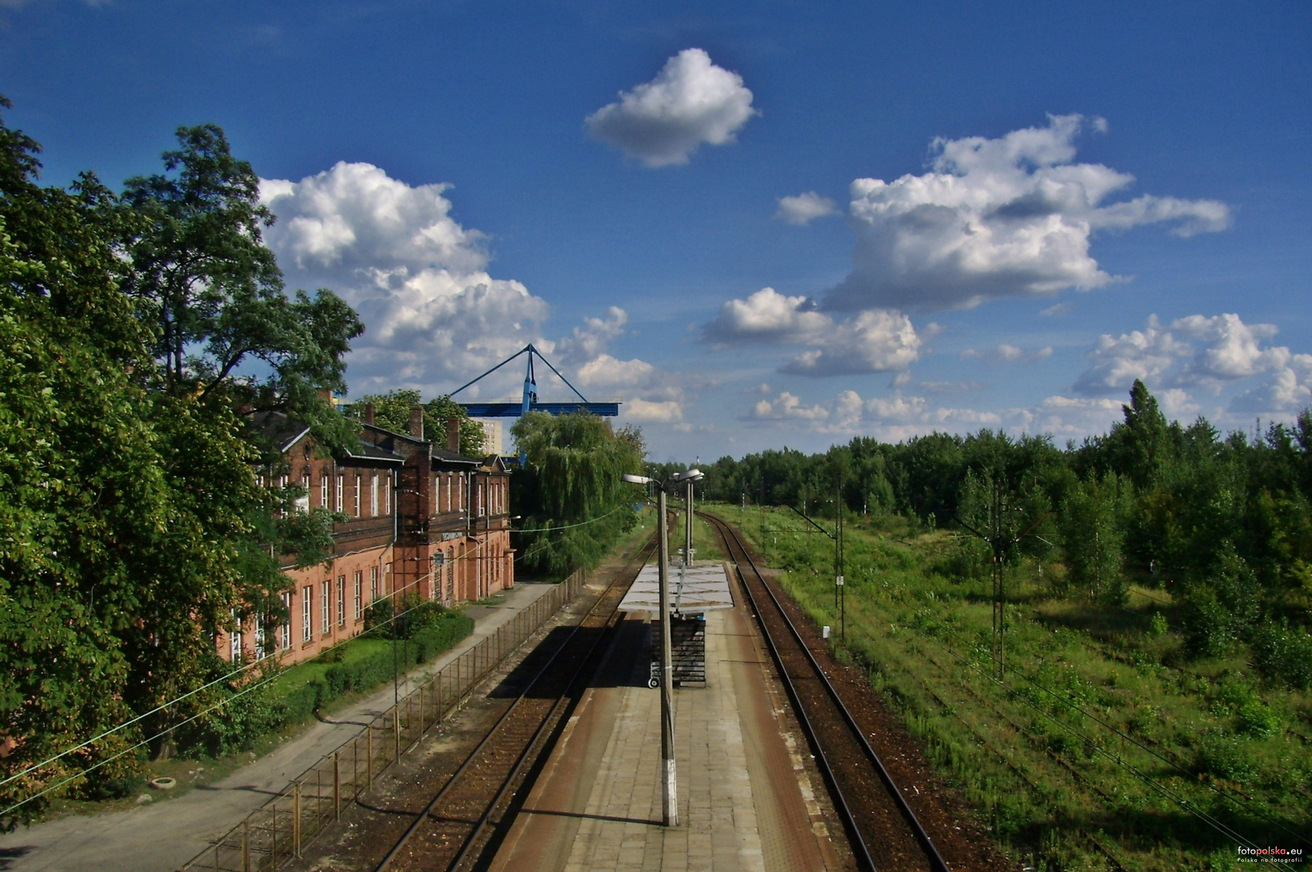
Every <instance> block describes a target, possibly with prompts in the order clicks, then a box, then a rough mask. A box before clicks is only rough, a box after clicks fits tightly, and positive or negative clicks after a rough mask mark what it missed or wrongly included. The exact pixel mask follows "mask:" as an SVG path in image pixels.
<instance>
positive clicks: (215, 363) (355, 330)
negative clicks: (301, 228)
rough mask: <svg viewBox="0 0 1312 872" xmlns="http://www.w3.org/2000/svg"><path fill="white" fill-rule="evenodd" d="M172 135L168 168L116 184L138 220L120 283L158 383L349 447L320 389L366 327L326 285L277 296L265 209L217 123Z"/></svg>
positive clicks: (337, 376) (339, 370) (339, 379)
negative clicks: (303, 426) (288, 417)
mask: <svg viewBox="0 0 1312 872" xmlns="http://www.w3.org/2000/svg"><path fill="white" fill-rule="evenodd" d="M177 138H178V145H179V147H178V148H177V149H175V150H172V151H167V152H165V153H164V167H165V172H163V173H158V174H155V175H151V176H144V177H137V178H132V179H129V180H128V181H127V183H126V186H125V188H124V191H123V203H124V205H125V207H127V208H128V209H130V210H131V211H132V212H133V213H134V215H135V216H136V218H137V222H136V224H135V225H134V226H135V227H136V228H137V230H136V232H134V233H131V234H130V235H129V236H128V237H127V238H126V240H125V249H126V252H127V255H128V257H127V259H126V261H125V267H126V268H125V270H124V274H123V287H124V290H126V291H127V293H128V294H129V295H130V296H131V297H132V299H133V300H134V301H135V302H136V305H137V307H138V311H139V315H140V317H141V318H142V319H143V321H144V322H145V323H146V324H148V325H149V326H150V328H151V330H152V334H153V337H152V339H153V341H152V343H151V350H152V352H153V355H154V357H155V359H156V361H158V364H159V366H158V367H157V368H156V369H155V370H154V372H155V373H156V374H157V376H158V378H159V380H160V382H161V385H162V389H163V390H164V392H165V393H168V394H170V395H173V396H180V395H194V396H196V397H197V398H198V399H199V400H201V401H202V402H204V401H208V400H210V399H215V400H217V404H218V405H231V404H232V403H233V402H234V401H235V400H240V401H241V402H242V403H244V404H245V405H248V406H250V407H252V408H255V409H269V408H278V409H281V410H284V411H287V412H290V413H292V414H294V415H296V416H297V417H298V418H300V419H302V420H305V421H306V422H307V423H309V424H311V425H312V426H314V427H315V428H316V435H317V436H319V437H320V439H321V440H322V441H324V442H326V443H328V444H329V445H330V446H334V447H335V446H338V445H342V444H346V443H349V441H350V439H351V431H350V428H346V427H343V426H342V423H341V419H340V416H336V415H334V414H333V413H332V409H331V407H330V406H329V405H328V404H327V402H326V401H325V400H324V399H323V398H322V396H321V392H322V391H323V390H324V389H331V390H338V391H340V390H344V389H345V387H346V385H345V380H344V375H345V363H344V362H343V356H344V355H345V353H346V351H347V350H348V349H349V348H350V341H351V340H352V339H354V338H355V337H357V336H359V335H360V334H361V333H362V332H364V325H363V324H362V323H361V322H360V319H359V317H358V316H357V315H356V313H355V312H354V310H352V309H351V307H350V306H348V305H347V304H346V303H345V302H344V301H343V300H342V299H341V298H340V297H338V296H337V295H336V294H334V293H333V292H331V291H328V290H323V289H321V290H319V291H317V292H316V293H315V294H314V295H313V296H311V295H309V294H307V293H305V292H304V291H297V292H296V294H295V295H294V296H291V297H289V296H288V295H287V294H286V293H284V288H283V278H282V272H281V270H279V268H278V265H277V263H276V262H275V260H274V256H273V252H271V251H270V250H269V249H268V248H267V247H266V246H265V245H264V243H263V238H262V230H263V228H265V227H267V226H269V225H270V224H272V223H273V214H272V213H271V212H270V211H269V209H268V208H267V207H266V206H264V205H263V204H262V203H261V202H260V197H259V185H260V180H259V176H257V175H256V173H255V171H254V170H253V169H252V168H251V165H250V164H249V163H247V162H246V161H243V160H238V159H237V158H235V157H234V156H233V155H232V152H231V150H230V148H229V145H228V140H227V137H226V136H225V135H224V133H223V131H222V130H221V129H220V128H218V127H216V126H214V125H211V124H206V125H200V126H197V127H181V128H179V129H178V131H177ZM238 374H241V375H242V378H241V379H239V380H238V379H235V378H234V376H236V375H238Z"/></svg>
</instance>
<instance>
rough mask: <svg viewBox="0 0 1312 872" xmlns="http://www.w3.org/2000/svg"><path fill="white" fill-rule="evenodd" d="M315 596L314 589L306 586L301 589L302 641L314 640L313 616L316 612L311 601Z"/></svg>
mask: <svg viewBox="0 0 1312 872" xmlns="http://www.w3.org/2000/svg"><path fill="white" fill-rule="evenodd" d="M313 596H314V588H313V587H311V586H310V585H308V584H307V585H306V586H305V587H304V588H302V589H301V641H302V642H308V641H310V640H311V639H313V638H314V621H313V619H312V616H313V615H314V610H313V609H312V608H311V607H310V600H311V598H312V597H313Z"/></svg>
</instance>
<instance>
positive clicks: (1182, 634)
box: [706, 382, 1312, 870]
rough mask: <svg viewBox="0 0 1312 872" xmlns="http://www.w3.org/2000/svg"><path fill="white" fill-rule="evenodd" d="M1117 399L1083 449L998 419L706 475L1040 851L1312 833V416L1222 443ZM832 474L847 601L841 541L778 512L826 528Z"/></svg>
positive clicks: (1087, 865)
mask: <svg viewBox="0 0 1312 872" xmlns="http://www.w3.org/2000/svg"><path fill="white" fill-rule="evenodd" d="M1123 410H1124V419H1123V421H1122V422H1119V423H1118V424H1117V425H1116V426H1114V427H1113V428H1112V430H1111V432H1109V433H1108V434H1107V435H1105V436H1101V437H1095V438H1091V439H1087V440H1086V441H1085V442H1083V443H1082V444H1079V445H1075V444H1071V445H1068V446H1067V447H1066V449H1065V450H1061V449H1058V448H1057V447H1056V446H1054V445H1053V444H1052V443H1051V441H1050V440H1049V439H1046V438H1039V437H1024V438H1021V439H1019V440H1016V439H1012V438H1011V437H1009V436H1007V435H1006V434H1003V433H996V432H990V431H987V430H985V431H981V432H979V433H977V434H974V435H971V436H965V437H962V436H955V435H949V434H942V433H934V434H930V435H928V436H921V437H916V438H913V439H910V440H908V441H906V442H903V443H900V444H898V445H885V444H881V443H878V442H876V441H874V440H872V439H866V438H858V439H854V440H853V441H852V442H851V443H850V444H848V445H844V446H836V447H834V448H832V449H830V451H829V452H827V453H826V454H824V455H816V456H812V457H807V456H804V455H802V454H801V453H799V452H796V451H789V450H784V451H767V452H763V453H761V454H756V455H749V456H747V457H744V458H743V459H741V460H732V459H730V458H723V459H721V460H720V461H717V462H716V463H715V464H714V466H713V467H712V468H711V469H709V470H707V478H706V492H707V496H708V497H709V498H711V499H716V500H722V501H724V502H725V503H727V504H729V505H728V506H727V507H725V508H724V509H723V511H724V512H725V513H727V514H729V515H731V516H733V517H735V518H737V519H738V520H739V522H740V524H741V526H742V528H743V529H744V531H745V532H746V533H747V534H748V535H750V536H752V537H753V538H755V539H757V541H758V543H759V544H760V547H761V548H762V550H763V551H764V552H765V553H766V554H767V555H768V559H769V561H770V563H771V565H772V566H774V567H776V568H779V569H782V570H784V579H785V584H786V585H787V587H788V588H789V589H790V590H791V591H792V593H793V594H794V595H795V596H796V597H797V598H798V600H799V601H800V602H801V603H802V604H803V607H804V608H805V609H806V610H807V612H808V613H809V614H810V615H811V617H812V618H813V619H814V620H815V621H816V622H817V623H821V624H829V625H831V626H833V627H834V628H835V630H836V633H835V640H834V644H835V646H836V649H837V654H838V656H840V657H842V658H845V659H849V660H850V661H851V662H855V663H858V664H860V665H862V666H863V667H864V668H865V669H866V670H867V671H868V673H869V675H870V680H871V682H872V683H873V684H874V686H875V687H876V688H877V689H879V690H881V691H882V692H883V693H884V695H885V696H886V697H887V698H888V699H889V701H890V703H891V704H892V705H893V706H894V707H895V709H897V710H898V711H899V712H900V713H901V715H902V718H903V720H904V721H905V722H906V724H907V726H908V727H909V728H910V729H911V731H912V732H913V733H915V734H916V735H918V736H919V737H920V738H921V739H922V740H923V741H924V743H925V746H926V748H927V749H928V753H929V755H930V757H931V759H932V760H933V762H934V763H935V764H936V765H937V766H938V767H939V768H940V769H941V770H942V771H943V772H944V774H945V775H946V776H947V777H948V778H949V779H951V780H952V781H954V782H955V783H956V784H958V785H959V786H960V787H961V789H962V791H963V792H964V794H965V795H966V797H967V798H968V799H969V800H970V801H971V802H972V803H973V804H974V806H975V807H976V808H977V809H978V811H979V814H980V815H981V818H982V819H983V821H984V823H985V824H986V825H988V826H989V827H990V828H991V829H992V831H993V832H994V834H995V835H996V836H997V837H998V838H999V839H1000V840H1001V841H1002V842H1003V843H1005V844H1008V845H1010V846H1012V847H1014V848H1015V849H1016V850H1017V851H1019V852H1021V853H1023V854H1024V855H1026V856H1027V857H1028V858H1030V860H1031V861H1032V863H1033V864H1034V865H1035V866H1037V867H1039V868H1045V869H1117V868H1126V869H1134V870H1158V869H1161V870H1167V869H1179V868H1190V869H1202V868H1206V869H1211V868H1225V869H1229V868H1233V866H1234V864H1235V860H1236V858H1237V848H1238V847H1239V846H1241V845H1249V846H1263V847H1265V846H1270V845H1276V846H1284V847H1300V846H1301V847H1304V849H1305V850H1307V849H1309V848H1312V846H1309V845H1308V838H1309V836H1308V834H1309V833H1312V789H1310V788H1309V779H1310V778H1312V754H1310V753H1309V745H1312V692H1310V691H1312V572H1310V571H1309V567H1312V512H1310V511H1309V508H1310V507H1312V412H1307V411H1305V412H1304V413H1303V414H1301V415H1300V416H1298V418H1297V419H1296V420H1295V422H1294V423H1293V425H1292V426H1291V425H1287V424H1278V423H1277V424H1272V425H1270V426H1269V427H1268V428H1267V429H1266V431H1265V433H1262V434H1260V435H1254V436H1252V437H1249V436H1246V435H1245V434H1232V435H1230V436H1228V437H1226V438H1224V439H1222V438H1221V437H1220V436H1219V434H1218V433H1217V432H1216V430H1215V429H1214V428H1212V427H1211V425H1210V424H1208V423H1207V421H1206V420H1204V419H1201V418H1200V419H1199V420H1197V421H1196V422H1194V423H1193V424H1192V425H1190V426H1187V427H1185V426H1181V425H1180V424H1178V423H1174V422H1168V421H1167V420H1166V419H1165V417H1164V416H1163V415H1162V414H1161V412H1160V410H1159V409H1158V405H1157V401H1156V399H1155V398H1154V397H1153V396H1152V394H1151V393H1149V391H1148V390H1147V388H1146V387H1145V386H1144V385H1143V384H1142V383H1141V382H1136V383H1135V385H1134V387H1133V389H1132V390H1131V392H1130V401H1129V403H1128V404H1126V405H1125V406H1124V407H1123ZM836 489H841V493H842V501H841V505H842V507H843V510H844V511H845V512H846V513H847V514H846V516H845V517H846V522H845V527H846V531H847V532H846V550H847V553H846V572H845V574H846V580H847V584H846V587H845V594H846V600H845V602H846V619H845V620H844V618H843V617H842V615H841V614H840V611H839V609H838V608H836V605H837V604H836V603H835V598H834V592H835V588H834V584H833V577H832V575H833V570H832V565H833V563H832V545H831V543H830V542H829V540H828V539H826V538H824V537H823V536H822V535H820V534H819V533H818V532H816V531H814V530H813V529H812V528H810V527H809V526H808V525H806V523H805V522H804V521H803V520H802V519H800V518H798V517H797V516H796V515H795V514H793V513H791V512H782V511H779V510H778V509H775V508H760V504H765V505H766V506H789V507H792V508H796V509H798V510H800V511H803V512H805V513H807V514H808V515H809V516H815V517H818V518H821V519H822V523H824V522H825V521H826V519H827V521H828V522H829V523H832V521H833V519H834V516H835V512H836V510H837V508H838V505H839V504H838V503H836V501H835V500H834V494H835V492H836ZM749 501H750V502H752V503H756V504H757V506H756V507H746V503H747V502H749ZM995 580H1000V582H1001V586H1002V588H1003V590H1004V592H1005V603H1006V605H1005V613H1006V625H1005V626H1006V636H1005V639H1006V642H1005V669H1003V668H1000V664H999V662H998V654H997V651H998V649H997V642H998V640H997V636H996V635H995V633H994V626H993V621H994V590H995V588H994V584H995ZM844 625H845V628H846V633H845V634H844V633H843V628H844ZM1000 673H1001V677H1000Z"/></svg>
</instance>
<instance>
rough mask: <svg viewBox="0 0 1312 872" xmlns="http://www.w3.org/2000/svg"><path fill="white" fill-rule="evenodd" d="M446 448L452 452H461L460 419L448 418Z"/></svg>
mask: <svg viewBox="0 0 1312 872" xmlns="http://www.w3.org/2000/svg"><path fill="white" fill-rule="evenodd" d="M446 450H447V451H450V452H451V453H452V454H459V453H460V419H459V418H448V419H447V422H446Z"/></svg>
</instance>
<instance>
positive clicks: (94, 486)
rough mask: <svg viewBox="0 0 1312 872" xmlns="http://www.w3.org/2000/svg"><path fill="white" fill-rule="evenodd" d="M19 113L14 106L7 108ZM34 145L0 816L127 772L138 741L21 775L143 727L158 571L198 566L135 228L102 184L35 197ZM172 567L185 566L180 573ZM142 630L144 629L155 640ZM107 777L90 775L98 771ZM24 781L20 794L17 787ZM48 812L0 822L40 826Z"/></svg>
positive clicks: (0, 669)
mask: <svg viewBox="0 0 1312 872" xmlns="http://www.w3.org/2000/svg"><path fill="white" fill-rule="evenodd" d="M5 105H8V104H5ZM38 151H39V149H38V146H37V144H36V143H35V142H34V141H32V140H31V139H29V138H28V137H26V136H24V135H23V134H22V133H21V132H18V131H13V130H10V129H8V128H6V127H3V126H0V443H2V444H3V446H4V448H3V450H0V493H2V494H3V497H0V710H2V711H3V721H4V724H5V727H4V730H3V732H4V734H5V738H6V739H7V740H8V741H10V742H12V743H13V747H12V748H11V749H10V750H9V752H8V753H7V754H6V755H5V756H4V757H3V758H0V772H4V773H5V776H4V777H5V779H6V782H5V784H4V786H3V788H0V803H3V805H4V806H5V807H8V806H10V805H11V803H13V802H18V801H20V800H23V799H28V798H29V797H32V796H34V795H35V794H38V793H39V792H40V790H41V789H43V788H45V787H47V786H49V785H52V784H57V783H58V782H59V781H61V780H63V779H64V778H67V777H68V776H70V775H72V774H75V773H77V772H80V771H85V770H88V769H90V770H91V772H92V780H91V782H90V783H91V784H92V786H93V788H94V787H97V786H103V785H106V784H112V783H114V782H115V781H117V780H118V779H119V778H121V777H122V776H123V775H124V774H125V773H126V772H128V771H130V770H131V763H132V762H133V761H132V759H131V758H130V757H125V758H119V759H118V760H116V761H115V760H114V759H113V758H114V755H115V754H117V753H119V752H120V751H122V750H124V749H125V748H129V747H131V745H132V743H133V740H134V738H135V737H136V736H137V735H138V732H137V731H136V730H123V731H119V732H118V733H115V734H113V735H111V736H110V737H109V738H107V739H106V740H104V741H101V742H98V743H95V744H93V745H89V746H87V747H85V748H83V749H82V750H80V751H78V752H77V753H75V754H72V755H69V756H68V757H65V758H62V759H60V760H59V761H58V762H56V763H55V764H54V765H52V766H49V767H45V768H43V769H39V770H34V771H31V772H27V773H26V774H19V773H23V772H25V770H27V769H28V768H29V767H30V766H31V765H32V764H33V763H37V762H40V761H42V760H44V759H47V758H48V757H50V756H54V755H55V754H57V753H58V752H60V751H63V750H66V749H68V748H70V747H74V746H76V745H78V744H80V742H81V741H82V740H84V739H86V738H88V737H90V736H93V735H95V734H97V733H101V732H104V731H105V730H107V729H109V728H111V727H113V726H114V725H117V724H119V723H122V722H123V721H125V720H126V719H127V718H128V716H129V715H130V714H131V711H132V709H131V703H130V700H129V697H130V696H131V692H130V691H131V687H130V686H131V684H132V681H131V678H130V675H131V673H132V670H133V668H134V666H135V664H134V663H133V662H132V655H131V654H130V653H129V651H128V650H126V649H125V647H124V645H123V636H124V634H125V633H135V632H138V627H137V626H135V625H136V623H137V622H138V621H139V620H140V619H141V617H142V616H143V606H144V605H145V600H147V599H148V598H149V597H151V596H152V595H153V593H152V591H151V590H150V586H149V583H150V582H151V581H152V580H154V579H156V578H159V577H160V573H159V572H158V568H159V567H161V566H169V565H182V564H185V563H186V562H187V561H188V560H189V559H190V558H191V557H193V555H192V554H190V553H179V552H177V551H174V550H173V547H172V546H173V545H174V544H176V543H175V542H170V533H171V531H172V530H173V529H175V528H174V527H173V525H174V523H175V521H176V515H175V513H174V511H173V508H174V504H173V499H172V494H171V493H170V487H169V485H168V482H167V480H166V474H165V469H164V465H163V463H162V461H161V455H160V450H159V439H158V437H157V436H156V434H155V432H154V429H153V427H152V425H151V423H150V422H151V421H152V419H153V418H154V416H155V413H156V411H157V409H156V407H155V404H154V398H153V397H152V396H151V395H150V394H149V393H148V392H147V391H145V390H144V389H143V388H142V387H141V386H140V384H138V383H137V381H136V379H134V378H133V377H132V375H133V374H134V373H137V372H140V370H141V369H142V368H143V367H146V368H148V367H149V366H150V357H149V355H148V353H147V352H146V348H145V338H146V336H147V333H146V332H145V331H143V330H142V329H141V326H140V324H139V322H138V321H137V320H136V319H135V318H134V317H133V311H132V306H131V304H130V301H129V300H127V298H125V297H124V296H123V295H122V294H121V293H120V292H119V291H118V289H117V287H116V285H115V282H114V280H113V272H114V270H115V269H116V267H117V258H116V254H115V251H114V247H113V244H112V243H113V240H114V239H115V238H116V236H117V235H118V234H119V233H120V232H121V231H122V230H123V229H124V228H123V226H122V221H123V220H124V217H125V216H123V215H122V214H121V213H119V212H118V211H117V209H116V208H115V200H114V197H113V196H112V194H110V193H109V192H108V191H107V190H105V189H104V188H103V187H102V186H100V184H99V183H98V182H97V181H96V180H95V178H94V177H92V176H89V175H87V176H83V177H82V178H81V179H79V180H78V182H77V184H76V185H75V187H74V188H73V190H71V191H62V190H59V189H52V188H43V187H40V186H39V185H38V184H37V183H36V178H37V177H36V173H37V170H38V168H39V166H40V164H39V162H38V160H37V157H36V155H37V154H38ZM174 561H176V564H175V563H174ZM142 629H144V626H143V628H142ZM93 767H94V768H93ZM10 779H12V780H10ZM43 804H44V800H42V799H40V798H38V799H34V800H29V801H27V802H25V803H24V804H22V805H20V806H18V807H17V808H15V809H13V810H12V811H10V812H9V813H8V814H6V815H5V816H4V821H5V823H8V824H12V823H14V822H16V821H19V820H25V819H30V818H31V817H32V816H34V815H36V814H37V813H39V811H40V810H41V808H42V806H43Z"/></svg>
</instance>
